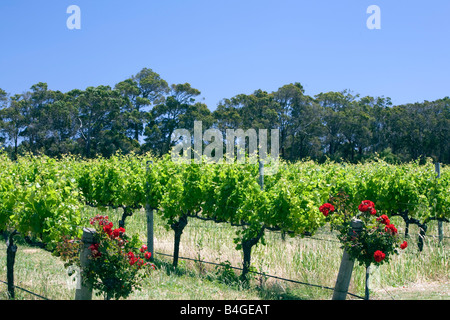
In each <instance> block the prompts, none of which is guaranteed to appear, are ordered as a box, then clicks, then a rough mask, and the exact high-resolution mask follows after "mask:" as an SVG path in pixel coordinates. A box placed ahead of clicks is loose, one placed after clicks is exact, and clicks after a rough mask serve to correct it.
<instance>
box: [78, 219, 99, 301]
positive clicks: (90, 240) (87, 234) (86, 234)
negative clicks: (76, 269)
mask: <svg viewBox="0 0 450 320" xmlns="http://www.w3.org/2000/svg"><path fill="white" fill-rule="evenodd" d="M94 236H95V229H91V228H83V237H82V238H81V252H80V262H81V270H80V273H79V274H78V277H79V284H80V285H79V286H77V289H76V291H75V300H92V286H90V285H88V284H87V283H85V281H84V279H83V269H84V268H86V267H88V266H89V263H90V259H89V257H90V255H91V250H90V249H89V246H91V245H92V244H94V243H95V240H94Z"/></svg>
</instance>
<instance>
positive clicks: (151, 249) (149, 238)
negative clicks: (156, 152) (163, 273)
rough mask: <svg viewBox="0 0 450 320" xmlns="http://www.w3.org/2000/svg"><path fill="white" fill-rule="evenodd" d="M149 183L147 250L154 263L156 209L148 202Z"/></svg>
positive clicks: (149, 162) (148, 169)
mask: <svg viewBox="0 0 450 320" xmlns="http://www.w3.org/2000/svg"><path fill="white" fill-rule="evenodd" d="M149 164H153V162H152V161H147V178H148V174H149V172H150V167H149ZM149 187H150V186H149V183H148V180H147V202H146V205H145V211H146V214H147V249H148V251H149V252H150V253H151V254H152V255H151V257H150V261H151V262H153V261H154V260H155V250H154V241H153V238H154V232H153V225H154V221H153V218H154V209H153V208H151V207H150V203H149V201H148V190H149V189H150V188H149Z"/></svg>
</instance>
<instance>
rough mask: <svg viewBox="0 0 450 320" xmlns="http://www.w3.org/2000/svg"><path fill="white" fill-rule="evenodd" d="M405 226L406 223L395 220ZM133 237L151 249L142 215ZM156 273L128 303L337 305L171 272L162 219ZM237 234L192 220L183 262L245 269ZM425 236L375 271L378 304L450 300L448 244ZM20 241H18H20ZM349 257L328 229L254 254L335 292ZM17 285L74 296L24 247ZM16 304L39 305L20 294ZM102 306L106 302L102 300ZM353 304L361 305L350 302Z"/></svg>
mask: <svg viewBox="0 0 450 320" xmlns="http://www.w3.org/2000/svg"><path fill="white" fill-rule="evenodd" d="M96 213H98V211H97V210H96V209H92V208H86V209H85V212H84V214H85V215H86V216H88V217H89V216H93V215H95V214H96ZM106 214H108V215H109V216H110V220H111V221H113V222H115V225H117V221H118V220H119V217H120V214H121V210H119V209H118V210H108V211H107V213H106ZM391 220H392V221H393V222H394V223H395V224H396V225H398V226H399V232H400V233H402V232H403V229H402V222H401V221H400V220H398V219H397V217H394V218H392V219H391ZM126 229H127V232H128V233H130V234H135V233H137V234H139V236H140V238H141V240H142V241H144V242H146V234H147V231H146V217H145V212H144V211H143V210H141V211H138V212H136V213H135V214H134V215H133V216H131V217H129V218H127V220H126ZM154 230H155V251H156V259H157V261H156V265H157V270H155V271H154V272H153V273H152V275H151V277H149V278H147V279H146V280H145V283H143V288H142V290H140V291H135V292H133V294H132V295H131V296H130V297H129V299H132V300H139V299H162V300H178V299H188V300H222V299H228V300H233V299H251V300H257V299H314V300H322V299H331V297H332V294H333V291H332V290H329V289H325V288H317V287H313V286H309V285H305V284H297V283H292V282H288V281H284V280H280V279H274V278H271V277H265V276H262V275H259V274H253V277H252V281H251V283H250V286H249V287H245V286H243V285H242V284H241V283H240V282H239V281H237V280H236V278H237V277H238V276H239V274H240V271H239V270H234V272H235V273H232V272H230V271H233V270H232V269H226V268H225V269H224V268H221V267H218V266H216V265H211V264H207V263H199V262H195V261H189V260H183V259H181V260H180V262H179V266H178V268H177V269H176V270H174V269H173V267H172V266H171V257H166V256H162V255H158V253H166V254H169V255H170V254H172V251H173V233H172V232H171V231H167V230H166V229H165V228H164V226H163V222H162V221H161V219H160V218H159V216H158V215H157V214H156V215H155V227H154ZM234 232H235V230H234V227H231V226H229V225H227V224H215V223H213V222H204V221H199V220H190V221H189V223H188V225H187V227H186V229H185V231H184V233H183V235H182V238H181V247H180V256H181V257H189V258H192V259H200V260H203V261H208V262H212V263H217V264H220V263H229V264H230V265H231V266H234V267H241V266H242V258H241V252H240V251H237V250H235V244H234V243H233V238H234V236H235V234H234ZM417 233H418V230H417V229H415V227H414V226H412V227H411V228H410V234H411V238H410V239H409V241H408V242H409V246H408V248H407V249H406V250H405V251H402V252H401V254H400V255H398V256H395V257H394V258H393V259H392V261H391V263H390V264H388V265H382V266H380V267H378V268H373V269H372V270H371V276H370V279H371V282H370V288H371V298H372V299H387V300H390V299H395V300H399V299H450V294H449V287H450V279H449V274H450V272H449V258H450V254H449V250H448V248H449V239H448V238H445V239H444V242H443V243H442V244H438V241H437V238H436V237H433V235H437V234H438V232H437V223H431V224H430V226H429V228H428V232H427V234H428V235H430V236H427V237H426V239H425V247H424V250H423V252H419V251H418V249H417V246H416V237H417ZM444 235H445V236H447V237H448V236H450V228H449V224H444ZM17 239H18V240H19V238H17ZM341 257H342V250H341V249H340V246H339V243H338V242H337V241H336V237H335V236H334V235H332V234H330V232H329V230H328V229H327V228H323V229H321V230H319V231H318V232H317V234H315V235H314V236H313V237H312V238H308V237H306V238H300V237H294V238H290V237H286V239H282V237H281V234H279V233H275V232H267V233H266V245H261V244H259V245H258V246H256V247H255V248H254V249H253V251H252V266H253V268H254V270H255V271H257V272H259V273H263V274H267V275H275V276H278V277H281V278H285V279H292V280H295V281H300V282H303V283H309V284H314V285H321V286H325V287H329V288H333V287H334V284H335V281H336V277H337V273H338V270H339V265H340V260H341ZM0 280H3V281H6V245H5V243H4V242H1V243H0ZM15 284H16V285H17V286H19V287H22V288H24V289H27V290H29V291H32V292H35V293H37V294H39V295H42V296H44V297H47V298H49V299H58V300H66V299H73V298H74V296H75V282H73V281H72V278H71V277H69V276H68V275H67V270H66V269H65V268H64V265H63V262H62V261H61V260H60V259H59V258H56V257H54V256H52V255H51V253H49V252H47V251H45V250H42V249H38V248H33V247H30V246H27V245H26V244H24V243H21V242H20V241H19V245H18V251H17V256H16V264H15ZM364 286H365V268H363V267H361V266H359V265H355V268H354V271H353V276H352V282H351V284H350V288H349V291H350V292H351V293H354V294H356V295H358V296H364ZM7 298H8V297H7V293H6V285H5V284H3V283H0V299H7ZM16 299H18V300H20V299H24V300H28V299H39V298H38V297H35V296H33V295H31V294H29V293H26V292H23V291H22V290H19V289H16ZM95 299H102V297H95ZM348 299H357V298H355V297H352V296H348Z"/></svg>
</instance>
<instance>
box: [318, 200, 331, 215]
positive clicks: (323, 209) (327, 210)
mask: <svg viewBox="0 0 450 320" xmlns="http://www.w3.org/2000/svg"><path fill="white" fill-rule="evenodd" d="M319 211H320V212H322V213H323V215H324V216H325V217H326V216H328V214H329V213H330V212H332V211H334V206H333V205H332V204H331V203H324V204H323V205H321V206H320V207H319Z"/></svg>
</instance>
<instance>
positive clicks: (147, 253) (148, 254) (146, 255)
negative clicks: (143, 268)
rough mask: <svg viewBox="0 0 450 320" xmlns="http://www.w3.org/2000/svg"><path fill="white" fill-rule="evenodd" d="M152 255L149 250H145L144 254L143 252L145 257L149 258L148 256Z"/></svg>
mask: <svg viewBox="0 0 450 320" xmlns="http://www.w3.org/2000/svg"><path fill="white" fill-rule="evenodd" d="M151 256H152V253H151V252H148V251H147V252H146V253H145V254H144V257H145V259H147V260H148V259H150V257H151Z"/></svg>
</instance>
